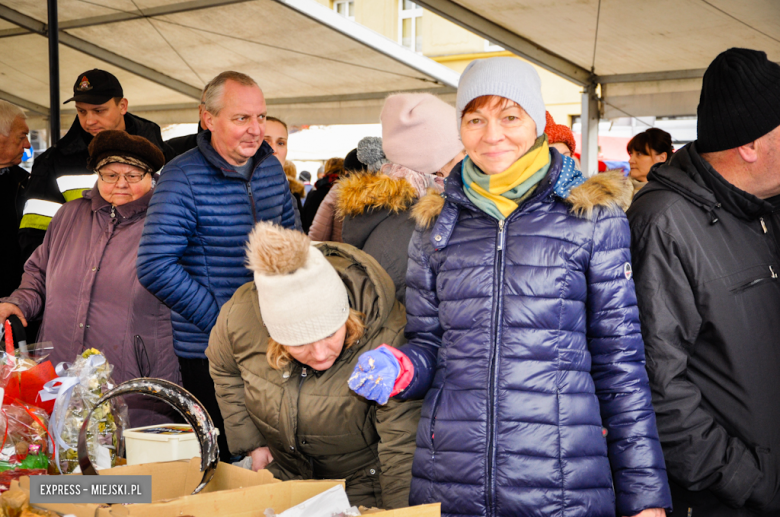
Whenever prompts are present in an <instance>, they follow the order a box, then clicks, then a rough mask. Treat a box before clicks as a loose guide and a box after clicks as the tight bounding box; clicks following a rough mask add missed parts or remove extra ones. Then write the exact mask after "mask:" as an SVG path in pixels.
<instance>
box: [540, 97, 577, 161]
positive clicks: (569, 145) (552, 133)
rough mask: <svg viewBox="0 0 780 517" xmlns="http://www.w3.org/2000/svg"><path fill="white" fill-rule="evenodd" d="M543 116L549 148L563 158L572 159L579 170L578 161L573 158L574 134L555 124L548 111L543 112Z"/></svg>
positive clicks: (574, 148)
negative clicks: (552, 148)
mask: <svg viewBox="0 0 780 517" xmlns="http://www.w3.org/2000/svg"><path fill="white" fill-rule="evenodd" d="M544 114H545V117H546V118H545V120H546V124H545V126H544V134H545V135H547V140H548V142H549V144H550V147H554V148H555V149H556V150H557V151H558V152H559V153H561V154H562V155H563V156H568V157H569V158H574V162H575V163H576V164H577V168H578V169H579V168H580V161H579V160H578V159H577V158H576V157H575V156H574V152H575V151H576V150H577V141H576V140H574V133H572V132H571V129H569V126H564V125H563V124H556V123H555V120H554V119H553V117H552V115H550V112H549V111H545V112H544Z"/></svg>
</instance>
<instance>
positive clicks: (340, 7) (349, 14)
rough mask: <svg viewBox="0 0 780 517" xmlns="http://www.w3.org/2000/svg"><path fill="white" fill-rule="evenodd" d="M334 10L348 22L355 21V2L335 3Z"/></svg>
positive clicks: (339, 0)
mask: <svg viewBox="0 0 780 517" xmlns="http://www.w3.org/2000/svg"><path fill="white" fill-rule="evenodd" d="M333 10H334V11H336V12H337V13H339V14H340V15H341V16H343V17H344V18H346V19H347V20H352V21H353V22H354V21H355V2H354V1H353V0H336V1H335V2H333Z"/></svg>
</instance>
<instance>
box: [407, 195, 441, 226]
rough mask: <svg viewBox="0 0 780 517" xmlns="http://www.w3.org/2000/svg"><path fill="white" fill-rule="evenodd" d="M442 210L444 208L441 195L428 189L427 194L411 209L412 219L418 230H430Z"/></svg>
mask: <svg viewBox="0 0 780 517" xmlns="http://www.w3.org/2000/svg"><path fill="white" fill-rule="evenodd" d="M442 208H444V198H443V197H442V195H441V194H439V193H438V192H436V191H435V190H433V189H428V193H427V194H425V195H424V196H423V197H422V199H420V200H419V201H418V202H417V204H416V205H414V208H412V219H414V222H415V223H417V227H418V228H430V227H431V226H433V223H434V222H435V221H436V218H437V217H439V214H440V213H441V209H442Z"/></svg>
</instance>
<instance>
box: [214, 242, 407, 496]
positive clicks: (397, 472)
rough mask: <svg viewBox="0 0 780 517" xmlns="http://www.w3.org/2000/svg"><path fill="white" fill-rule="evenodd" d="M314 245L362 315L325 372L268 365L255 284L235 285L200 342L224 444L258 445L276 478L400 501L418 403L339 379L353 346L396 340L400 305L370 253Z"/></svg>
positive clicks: (353, 359)
mask: <svg viewBox="0 0 780 517" xmlns="http://www.w3.org/2000/svg"><path fill="white" fill-rule="evenodd" d="M317 247H318V248H319V249H320V251H322V252H323V254H324V255H325V256H326V257H327V259H328V261H329V262H330V263H331V264H332V265H333V267H334V268H336V271H338V273H339V275H340V276H341V278H342V280H343V281H344V284H345V286H346V287H347V292H348V293H349V300H350V306H351V307H352V308H353V309H356V310H358V311H360V312H362V313H363V314H365V315H366V317H365V324H366V332H365V334H364V336H363V338H361V339H360V341H359V342H358V343H356V344H355V345H354V346H352V347H351V348H349V349H345V350H344V351H343V352H342V354H341V356H340V357H339V358H338V359H337V360H336V362H335V363H334V364H333V366H331V367H330V368H329V369H328V370H326V371H323V372H316V371H313V370H312V369H311V368H307V367H305V366H303V365H301V364H300V363H297V362H292V363H291V364H290V365H288V366H287V367H286V368H285V369H284V370H274V369H273V368H271V367H270V366H269V364H268V362H267V360H266V355H265V353H266V350H267V346H268V332H267V331H266V329H265V327H264V326H263V322H262V319H261V316H260V306H259V304H258V300H257V289H256V287H255V285H254V283H247V284H245V285H244V286H242V287H241V288H239V289H238V291H236V294H235V295H234V296H233V298H231V299H230V301H228V302H227V303H226V304H225V305H224V306H223V307H222V310H221V312H220V315H219V319H218V320H217V324H216V326H215V327H214V329H213V330H212V331H211V338H210V339H209V346H208V349H207V350H206V355H207V356H208V358H209V362H210V368H211V376H212V378H213V379H214V384H215V387H216V392H217V400H218V401H219V407H220V409H221V411H222V417H223V418H224V419H225V430H226V432H227V439H228V444H229V445H230V450H231V452H233V453H248V452H250V451H252V450H254V449H256V448H258V447H262V446H266V447H268V448H269V449H270V451H271V454H272V455H273V458H274V461H273V462H272V463H271V464H269V465H268V467H267V469H268V470H270V471H271V472H272V473H273V475H274V477H276V478H278V479H282V480H291V479H345V480H346V484H347V495H348V496H349V499H350V502H351V503H352V504H354V505H364V506H368V507H371V506H378V507H381V508H398V507H403V506H407V505H408V504H409V503H408V500H409V484H410V482H411V468H412V457H413V455H414V450H415V435H416V432H417V422H418V420H419V418H420V407H421V401H409V402H398V401H396V400H392V399H391V400H390V401H389V402H388V404H387V405H385V406H378V405H377V404H376V403H375V402H372V401H369V400H366V399H364V398H362V397H360V396H358V395H356V394H355V393H354V392H352V391H351V390H350V389H349V387H348V386H347V380H348V379H349V377H350V375H351V374H352V370H353V369H354V367H355V365H356V364H357V360H358V356H359V355H360V354H361V353H363V352H365V351H367V350H372V349H374V348H377V347H379V346H380V345H382V344H383V343H385V344H388V345H392V346H398V345H400V344H402V343H403V342H404V336H403V331H404V326H405V325H406V313H405V310H404V307H403V305H401V304H400V303H398V302H397V301H396V300H395V287H394V286H393V282H392V280H390V277H389V276H388V275H387V273H386V272H385V271H384V270H383V269H382V268H381V266H379V264H378V263H377V262H376V261H375V260H374V259H373V258H372V257H370V256H369V255H367V254H366V253H363V252H362V251H360V250H357V249H356V248H354V247H352V246H350V245H347V244H340V243H322V244H319V245H318V246H317ZM290 310H291V311H295V308H294V307H290Z"/></svg>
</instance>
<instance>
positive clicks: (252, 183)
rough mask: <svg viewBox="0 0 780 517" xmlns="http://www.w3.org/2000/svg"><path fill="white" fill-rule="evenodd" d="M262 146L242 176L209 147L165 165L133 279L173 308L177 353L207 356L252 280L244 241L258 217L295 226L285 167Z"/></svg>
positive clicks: (205, 142) (202, 138)
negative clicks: (222, 319)
mask: <svg viewBox="0 0 780 517" xmlns="http://www.w3.org/2000/svg"><path fill="white" fill-rule="evenodd" d="M272 155H273V150H272V149H271V147H270V146H269V145H268V144H267V143H265V142H264V143H263V145H262V146H261V147H260V149H259V150H258V151H257V153H256V154H255V156H254V157H253V158H252V160H253V163H254V169H253V173H252V177H251V179H250V180H249V181H247V180H246V179H245V178H244V177H243V176H241V174H240V173H239V172H238V171H236V169H235V168H234V167H233V166H232V165H230V164H229V163H227V162H226V161H225V160H224V159H223V158H222V157H221V156H220V155H219V153H217V151H215V150H214V148H213V147H212V146H211V131H203V132H201V133H200V134H199V135H198V147H197V148H196V149H192V150H190V151H188V152H186V153H184V154H183V155H181V156H179V157H177V158H176V159H174V160H173V161H171V163H169V164H167V165H166V166H165V168H164V169H163V172H162V174H161V176H160V181H159V183H158V184H157V188H156V189H155V191H154V196H152V201H151V202H150V203H149V210H148V212H147V215H146V224H145V225H144V232H143V235H142V236H141V244H140V247H139V250H138V263H137V267H138V279H139V280H140V281H141V284H142V285H143V286H144V287H146V288H147V289H148V290H149V291H150V292H151V293H152V294H154V295H155V296H157V298H159V299H160V300H162V301H163V302H164V303H165V304H166V305H167V306H168V307H170V308H171V322H172V324H173V346H174V349H175V351H176V355H178V356H179V357H185V358H190V359H194V358H199V359H205V358H206V355H205V350H206V347H207V346H208V344H209V334H210V332H211V328H212V327H213V326H214V324H215V323H216V321H217V316H219V310H220V308H221V307H222V305H223V304H224V303H225V302H226V301H228V300H229V299H230V298H231V297H232V296H233V293H235V292H236V289H238V288H239V287H241V286H242V285H244V284H245V283H247V282H251V281H252V272H251V271H249V269H248V268H247V267H246V265H245V260H246V247H245V245H246V242H247V240H248V236H249V232H250V231H252V228H254V225H255V223H256V222H258V221H273V222H274V223H276V224H279V225H282V226H284V227H285V228H293V227H295V212H294V208H293V198H292V194H291V193H290V187H289V185H288V183H287V177H286V176H285V175H284V171H283V170H282V166H281V164H280V163H279V160H277V159H276V158H275V157H273V156H272Z"/></svg>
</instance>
